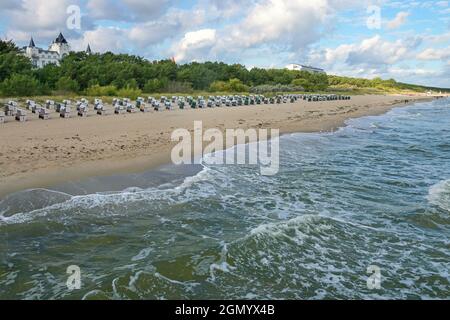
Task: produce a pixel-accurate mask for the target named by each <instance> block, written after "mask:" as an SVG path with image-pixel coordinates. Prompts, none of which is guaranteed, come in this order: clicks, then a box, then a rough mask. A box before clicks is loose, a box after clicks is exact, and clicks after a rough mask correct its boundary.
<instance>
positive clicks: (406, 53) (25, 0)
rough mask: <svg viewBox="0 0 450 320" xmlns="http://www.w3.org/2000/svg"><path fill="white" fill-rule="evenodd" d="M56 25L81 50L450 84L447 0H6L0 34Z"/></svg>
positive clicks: (22, 37)
mask: <svg viewBox="0 0 450 320" xmlns="http://www.w3.org/2000/svg"><path fill="white" fill-rule="evenodd" d="M77 8H78V9H79V12H80V19H79V21H80V24H79V28H78V24H77V21H78V20H77V19H76V17H77ZM74 17H75V18H74ZM378 17H379V18H380V19H378ZM68 21H69V23H68ZM59 31H62V32H63V34H64V35H65V36H66V38H67V39H68V41H69V43H70V44H71V46H72V49H74V50H83V49H85V48H86V46H87V44H88V43H90V45H91V48H92V49H93V50H94V51H97V52H105V51H113V52H122V53H131V54H136V55H140V56H143V57H145V58H148V59H150V60H154V59H163V58H169V57H175V59H176V61H177V62H178V63H185V62H190V61H206V60H212V61H224V62H227V63H241V64H244V65H246V66H247V67H248V68H251V67H265V68H266V67H283V66H285V65H286V64H288V63H301V64H310V65H314V66H317V67H322V68H325V69H326V70H327V72H328V73H332V74H338V75H348V76H358V77H367V78H373V77H375V76H381V77H382V78H395V79H397V80H400V81H404V82H411V83H418V84H425V85H434V86H443V87H450V1H439V0H436V1H407V0H405V1H388V0H372V1H369V0H246V1H242V0H183V1H182V0H121V1H119V0H1V1H0V36H2V38H7V39H13V40H14V41H15V42H16V43H17V44H19V45H25V44H27V43H28V41H29V38H30V36H33V37H34V40H35V42H36V45H38V46H40V47H45V48H46V47H47V46H48V44H49V42H50V41H51V40H52V39H54V38H56V36H57V34H58V32H59Z"/></svg>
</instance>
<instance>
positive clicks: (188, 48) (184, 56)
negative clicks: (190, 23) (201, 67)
mask: <svg viewBox="0 0 450 320" xmlns="http://www.w3.org/2000/svg"><path fill="white" fill-rule="evenodd" d="M215 42H216V30H215V29H202V30H197V31H193V32H188V33H186V34H185V35H184V37H183V39H182V40H181V41H180V42H179V43H178V44H177V45H176V46H175V47H174V49H173V50H174V52H175V60H176V61H185V60H196V57H198V56H199V55H198V53H199V52H203V51H204V50H205V49H206V50H207V49H210V48H211V47H212V46H213V45H214V44H215Z"/></svg>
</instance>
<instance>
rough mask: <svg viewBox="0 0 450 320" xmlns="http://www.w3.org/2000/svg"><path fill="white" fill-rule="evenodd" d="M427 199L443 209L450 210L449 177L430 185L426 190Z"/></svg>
mask: <svg viewBox="0 0 450 320" xmlns="http://www.w3.org/2000/svg"><path fill="white" fill-rule="evenodd" d="M428 201H429V202H430V203H431V204H433V205H435V206H438V207H439V208H441V209H443V210H446V211H450V179H448V180H443V181H440V182H438V183H436V184H435V185H433V186H431V187H430V189H429V191H428Z"/></svg>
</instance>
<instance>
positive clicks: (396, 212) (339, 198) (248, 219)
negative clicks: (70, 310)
mask: <svg viewBox="0 0 450 320" xmlns="http://www.w3.org/2000/svg"><path fill="white" fill-rule="evenodd" d="M280 153H281V154H280V171H279V173H278V174H277V175H275V176H261V175H260V174H259V168H258V167H255V166H242V165H239V166H232V165H202V166H200V167H199V168H196V170H194V172H189V174H186V173H185V174H182V173H177V171H176V170H177V169H175V168H172V169H171V167H166V168H165V169H164V171H165V172H166V173H167V174H168V177H169V178H168V179H165V180H164V179H163V180H161V181H160V180H158V181H159V182H158V183H155V179H154V177H155V175H152V174H148V175H145V174H142V175H134V177H135V178H134V179H131V180H130V179H129V180H126V179H125V180H122V179H121V181H122V184H121V185H119V186H117V185H116V184H115V185H114V186H115V188H114V190H113V188H112V187H111V190H108V185H111V186H112V185H113V184H112V183H111V184H108V183H103V184H102V185H101V188H99V189H98V190H96V187H97V188H98V186H99V184H98V183H97V184H90V186H91V187H90V188H88V187H86V186H87V185H89V183H84V185H83V183H80V184H78V187H80V186H83V188H81V187H80V188H81V189H82V190H83V192H76V191H75V188H68V187H67V186H65V187H59V188H54V189H51V190H50V189H35V190H27V191H23V192H19V193H16V194H13V195H10V196H8V197H6V198H4V199H3V200H2V201H1V202H0V298H2V299H5V298H6V299H7V298H19V299H99V298H100V299H346V298H349V299H360V298H363V299H435V298H438V299H442V298H446V299H448V298H450V101H449V100H436V101H433V102H426V103H418V104H415V105H411V106H408V107H403V108H396V109H394V110H392V111H390V112H388V113H387V114H384V115H381V116H370V117H364V118H359V119H352V120H349V121H347V124H346V126H345V127H343V128H341V129H339V130H337V131H336V132H332V133H308V134H304V133H296V134H290V135H285V136H282V137H281V138H280ZM191 171H192V170H191ZM174 172H175V173H176V174H174ZM124 181H125V182H126V181H128V184H129V185H123V184H124V183H125V182H124ZM133 181H134V182H136V181H138V182H139V183H137V182H136V183H133ZM93 186H96V187H93ZM118 189H120V190H118ZM69 266H77V267H79V270H80V274H79V276H80V288H79V289H73V288H70V287H68V286H67V280H68V278H69V277H70V276H71V275H70V274H67V273H66V271H67V268H68V267H69ZM374 266H375V269H376V270H378V274H377V276H378V278H377V279H378V280H379V283H378V285H377V286H375V287H373V286H370V285H369V282H370V281H371V277H373V274H372V271H371V270H374V269H373V267H374ZM371 268H372V269H371ZM368 271H369V272H368Z"/></svg>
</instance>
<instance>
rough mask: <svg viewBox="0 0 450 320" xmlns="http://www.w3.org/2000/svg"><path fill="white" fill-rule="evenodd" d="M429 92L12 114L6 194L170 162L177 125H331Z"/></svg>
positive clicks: (3, 157) (1, 151)
mask: <svg viewBox="0 0 450 320" xmlns="http://www.w3.org/2000/svg"><path fill="white" fill-rule="evenodd" d="M429 99H430V97H424V96H414V97H412V96H394V95H392V96H377V95H367V96H354V97H352V100H350V101H324V102H307V101H303V100H301V101H298V102H296V103H287V104H281V105H254V106H240V107H220V108H217V107H216V108H206V109H185V110H179V109H177V107H175V110H171V111H166V110H165V111H159V112H156V111H152V112H150V113H140V112H138V113H134V114H123V115H115V114H112V112H111V111H110V114H109V115H107V116H99V115H96V114H94V112H93V110H92V109H91V110H90V113H89V116H88V117H87V118H80V117H76V114H74V115H73V117H72V118H69V119H61V118H58V117H57V115H56V114H55V113H54V114H52V118H51V119H50V120H45V121H44V120H38V119H37V115H35V114H32V113H31V112H29V121H27V122H25V123H19V122H16V121H14V120H13V119H12V118H11V117H8V118H7V122H6V123H3V124H0V137H1V143H0V167H1V171H0V198H2V197H4V196H5V195H7V194H9V193H12V192H15V191H19V190H23V189H28V188H38V187H48V186H52V185H56V184H61V183H63V182H67V181H79V180H82V179H84V178H87V177H93V176H108V175H116V174H122V173H131V172H142V171H145V170H148V169H151V168H155V167H157V166H160V165H162V164H165V163H169V162H170V152H171V149H172V147H173V146H174V145H175V144H176V142H172V141H171V134H172V132H173V130H175V129H177V128H186V129H188V130H192V129H193V123H194V121H198V120H201V121H203V129H204V130H206V129H208V128H218V129H220V130H222V131H223V130H225V129H228V128H230V129H236V128H242V129H248V128H255V129H258V128H272V129H280V133H291V132H320V131H332V130H335V129H336V128H338V127H341V126H343V125H344V122H345V120H347V119H349V118H357V117H362V116H366V115H377V114H381V113H384V112H386V111H388V110H390V109H391V108H393V107H395V106H398V105H404V104H405V100H409V101H410V102H414V101H420V100H429Z"/></svg>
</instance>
